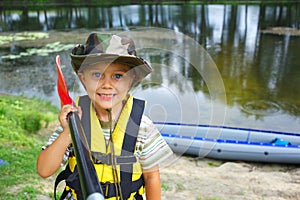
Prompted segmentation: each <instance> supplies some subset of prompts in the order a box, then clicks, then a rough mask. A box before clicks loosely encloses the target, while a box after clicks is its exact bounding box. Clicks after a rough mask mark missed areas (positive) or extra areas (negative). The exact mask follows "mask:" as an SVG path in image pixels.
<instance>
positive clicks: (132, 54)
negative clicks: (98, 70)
mask: <svg viewBox="0 0 300 200" xmlns="http://www.w3.org/2000/svg"><path fill="white" fill-rule="evenodd" d="M99 62H111V63H121V64H125V65H128V66H129V67H131V68H132V69H134V70H135V80H134V83H133V85H137V84H138V83H139V82H140V81H141V80H142V79H143V78H145V77H146V76H147V75H148V74H149V73H151V72H152V68H151V66H150V65H149V64H148V63H147V62H146V61H145V60H143V59H142V58H140V57H138V56H137V55H136V51H135V44H134V42H133V40H132V39H130V38H125V37H119V36H117V35H112V34H97V33H92V34H90V35H89V37H88V39H87V41H86V44H85V45H82V44H78V45H76V46H75V47H74V48H73V50H72V53H71V64H72V67H73V69H74V71H75V72H76V74H77V73H78V72H80V71H81V70H82V69H84V67H87V66H89V65H92V64H96V63H99Z"/></svg>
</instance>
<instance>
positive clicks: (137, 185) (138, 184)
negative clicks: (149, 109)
mask: <svg viewBox="0 0 300 200" xmlns="http://www.w3.org/2000/svg"><path fill="white" fill-rule="evenodd" d="M77 104H78V105H79V106H80V107H81V108H82V110H83V114H82V118H81V122H82V126H83V129H84V132H85V134H86V138H87V141H88V143H89V145H90V150H91V153H92V158H93V161H94V166H95V170H96V173H97V175H98V180H99V182H100V185H101V187H102V191H103V193H104V194H103V195H104V197H105V199H108V200H117V198H116V192H117V191H116V188H115V180H114V176H113V168H112V163H111V162H110V161H111V156H112V154H111V152H110V149H111V148H110V146H109V145H110V144H108V146H107V145H106V141H105V138H104V134H103V131H102V128H101V124H100V122H99V120H98V118H97V116H96V112H95V109H94V107H93V104H92V103H91V101H90V99H89V97H88V96H82V97H79V98H78V99H77ZM144 104H145V102H144V101H142V100H138V99H135V98H133V97H132V96H131V95H130V97H129V98H128V100H127V102H126V104H125V105H124V108H123V110H122V112H121V114H120V117H119V120H118V122H117V124H116V126H115V128H114V131H113V133H112V135H111V137H112V141H113V143H114V153H115V163H116V167H117V176H118V179H117V180H120V186H121V191H122V197H123V199H124V200H125V199H133V197H135V198H136V199H142V196H141V195H142V194H143V193H144V180H143V176H142V168H141V165H140V163H139V162H137V159H136V157H135V156H134V152H135V148H136V147H135V146H136V139H137V135H138V131H139V126H140V122H141V118H142V114H143V111H144ZM64 171H65V172H64V173H62V174H64V175H61V177H63V179H66V188H65V191H64V193H63V195H66V194H67V193H68V192H69V191H70V190H71V192H72V195H73V196H74V197H75V198H77V199H81V198H82V197H81V189H80V182H79V176H78V172H77V167H76V158H75V156H74V155H70V156H69V159H68V166H67V167H66V169H65V170H64ZM66 174H68V175H66ZM58 176H60V175H58ZM66 177H68V178H66ZM58 179H62V178H58V177H57V180H56V182H55V187H56V186H57V185H58V182H60V181H61V180H58ZM75 179H77V181H74V180H75ZM55 193H56V192H55ZM63 195H62V196H63Z"/></svg>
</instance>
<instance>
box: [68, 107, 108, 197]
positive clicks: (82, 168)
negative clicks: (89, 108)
mask: <svg viewBox="0 0 300 200" xmlns="http://www.w3.org/2000/svg"><path fill="white" fill-rule="evenodd" d="M69 126H70V131H71V137H72V143H73V148H74V153H75V157H76V162H77V168H78V173H79V179H80V186H81V190H82V195H83V198H84V199H87V200H93V199H97V200H98V199H100V200H101V199H104V197H103V192H102V190H101V187H100V184H99V181H98V177H97V173H96V170H95V167H94V164H93V162H92V160H91V153H90V151H89V146H88V143H87V140H86V137H85V133H84V130H83V127H82V124H81V121H80V119H79V116H78V113H77V112H71V113H70V114H69Z"/></svg>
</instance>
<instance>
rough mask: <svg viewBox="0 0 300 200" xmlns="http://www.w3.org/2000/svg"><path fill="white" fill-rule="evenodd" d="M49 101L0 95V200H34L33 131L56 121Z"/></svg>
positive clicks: (37, 144) (35, 151)
mask: <svg viewBox="0 0 300 200" xmlns="http://www.w3.org/2000/svg"><path fill="white" fill-rule="evenodd" d="M57 113H58V109H57V108H56V107H54V106H53V105H51V104H50V103H49V102H42V101H40V100H37V99H28V98H25V97H23V96H20V97H16V96H6V95H0V152H1V155H0V159H1V160H4V161H5V164H3V165H0V174H1V177H0V182H1V183H2V184H0V199H2V198H4V199H37V197H36V195H37V194H41V193H42V191H39V190H38V188H36V187H34V185H36V184H37V183H38V182H39V180H40V178H39V177H38V174H37V173H36V168H35V163H36V159H37V156H38V153H39V152H40V150H41V146H42V145H43V144H44V143H42V142H41V139H40V136H39V135H38V134H37V131H38V130H39V129H40V128H42V127H43V126H47V125H48V123H50V122H51V121H54V120H56V119H57ZM24 183H26V184H24Z"/></svg>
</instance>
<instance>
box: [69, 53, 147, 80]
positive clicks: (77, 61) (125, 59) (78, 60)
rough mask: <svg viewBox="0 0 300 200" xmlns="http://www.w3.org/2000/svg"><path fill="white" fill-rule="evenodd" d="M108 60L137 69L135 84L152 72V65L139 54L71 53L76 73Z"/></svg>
mask: <svg viewBox="0 0 300 200" xmlns="http://www.w3.org/2000/svg"><path fill="white" fill-rule="evenodd" d="M100 62H108V63H110V62H111V63H121V64H124V65H127V66H129V67H131V68H134V69H135V72H136V78H135V84H136V83H138V82H140V81H141V80H142V79H143V78H145V77H146V76H147V75H148V74H150V73H151V72H152V68H151V66H150V65H149V64H148V63H147V61H145V60H143V59H142V58H139V57H137V56H130V55H128V56H124V55H121V56H120V55H118V54H106V53H97V54H88V55H74V54H71V63H72V66H73V69H74V71H75V72H76V73H78V71H80V69H83V68H84V67H87V66H89V65H92V64H96V63H100Z"/></svg>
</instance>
